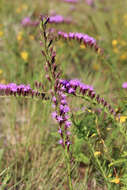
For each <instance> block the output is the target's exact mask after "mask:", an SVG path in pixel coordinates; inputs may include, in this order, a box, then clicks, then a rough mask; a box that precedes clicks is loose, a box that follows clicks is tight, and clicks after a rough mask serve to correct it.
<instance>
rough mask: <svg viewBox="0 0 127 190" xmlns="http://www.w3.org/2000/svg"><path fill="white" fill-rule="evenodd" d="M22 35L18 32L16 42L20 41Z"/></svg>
mask: <svg viewBox="0 0 127 190" xmlns="http://www.w3.org/2000/svg"><path fill="white" fill-rule="evenodd" d="M22 35H23V32H19V33H18V35H17V40H18V41H21V40H22Z"/></svg>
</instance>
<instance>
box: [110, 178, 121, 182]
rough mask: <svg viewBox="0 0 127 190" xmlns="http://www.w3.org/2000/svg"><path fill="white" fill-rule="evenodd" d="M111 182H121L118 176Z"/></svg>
mask: <svg viewBox="0 0 127 190" xmlns="http://www.w3.org/2000/svg"><path fill="white" fill-rule="evenodd" d="M110 182H111V183H116V184H119V183H120V179H119V178H118V177H116V178H115V179H113V180H111V181H110Z"/></svg>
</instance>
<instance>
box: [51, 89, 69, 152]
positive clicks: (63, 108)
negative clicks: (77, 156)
mask: <svg viewBox="0 0 127 190" xmlns="http://www.w3.org/2000/svg"><path fill="white" fill-rule="evenodd" d="M52 102H53V107H54V108H55V110H56V111H54V112H53V113H52V117H53V118H54V119H55V120H56V121H57V122H58V124H59V129H58V133H59V134H60V136H61V139H60V140H59V144H61V145H62V146H63V147H64V148H65V146H66V145H67V149H68V150H69V146H70V144H71V143H70V138H69V135H70V134H71V133H70V131H69V128H70V126H71V121H70V120H69V111H70V108H69V106H68V104H67V98H66V95H65V94H64V93H63V92H62V91H61V90H60V89H59V91H57V96H56V97H55V96H53V97H52Z"/></svg>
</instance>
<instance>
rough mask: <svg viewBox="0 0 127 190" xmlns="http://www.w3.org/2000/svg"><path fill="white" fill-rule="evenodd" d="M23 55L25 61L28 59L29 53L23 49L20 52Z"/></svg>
mask: <svg viewBox="0 0 127 190" xmlns="http://www.w3.org/2000/svg"><path fill="white" fill-rule="evenodd" d="M20 55H21V58H22V59H23V60H24V61H27V60H28V53H27V52H26V51H22V52H21V53H20Z"/></svg>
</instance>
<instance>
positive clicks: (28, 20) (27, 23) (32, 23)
mask: <svg viewBox="0 0 127 190" xmlns="http://www.w3.org/2000/svg"><path fill="white" fill-rule="evenodd" d="M21 24H22V26H37V25H38V24H39V22H38V21H32V20H31V18H30V17H25V18H23V20H22V22H21Z"/></svg>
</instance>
